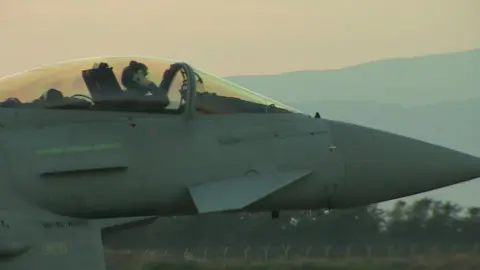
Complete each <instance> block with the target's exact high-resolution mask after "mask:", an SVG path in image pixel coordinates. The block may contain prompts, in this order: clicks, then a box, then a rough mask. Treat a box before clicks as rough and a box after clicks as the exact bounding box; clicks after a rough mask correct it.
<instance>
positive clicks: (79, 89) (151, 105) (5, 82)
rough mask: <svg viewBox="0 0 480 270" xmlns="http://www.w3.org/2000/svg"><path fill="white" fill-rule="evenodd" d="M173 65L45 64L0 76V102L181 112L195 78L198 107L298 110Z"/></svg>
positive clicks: (104, 60)
mask: <svg viewBox="0 0 480 270" xmlns="http://www.w3.org/2000/svg"><path fill="white" fill-rule="evenodd" d="M176 65H177V64H176V63H175V62H174V61H171V60H166V59H159V58H147V57H100V58H88V59H79V60H74V61H69V62H63V63H59V64H55V65H50V66H43V67H40V68H36V69H33V70H30V71H27V72H24V73H20V74H15V75H11V76H8V77H4V78H1V79H0V100H2V101H3V102H2V103H1V107H4V108H43V109H83V110H114V111H115V110H116V111H132V112H133V111H135V112H137V111H143V112H158V113H181V112H182V111H184V109H185V107H188V102H190V99H188V98H186V96H187V93H186V91H187V90H188V85H189V84H190V85H191V84H195V88H196V91H195V93H192V94H193V95H194V96H195V98H192V99H191V102H194V105H192V108H194V109H196V111H197V112H202V113H213V114H226V113H292V112H294V113H296V112H298V111H296V110H295V109H293V108H290V107H288V106H286V105H284V104H281V103H280V102H277V101H274V100H271V99H269V98H267V97H263V96H261V95H259V94H256V93H254V92H252V91H250V90H248V89H245V88H243V87H241V86H239V85H236V84H234V83H231V82H229V81H226V80H224V79H222V78H220V77H217V76H214V75H211V74H209V73H207V72H204V71H202V70H199V69H191V71H193V73H194V76H193V77H189V76H187V73H188V72H187V70H186V69H185V68H177V69H175V68H174V67H178V66H176ZM187 66H188V65H187ZM180 67H181V65H180ZM188 67H189V66H188ZM189 80H190V81H189Z"/></svg>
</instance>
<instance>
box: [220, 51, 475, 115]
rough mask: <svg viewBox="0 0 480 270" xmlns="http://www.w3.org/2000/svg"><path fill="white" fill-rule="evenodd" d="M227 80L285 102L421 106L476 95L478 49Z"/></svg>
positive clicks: (237, 77)
mask: <svg viewBox="0 0 480 270" xmlns="http://www.w3.org/2000/svg"><path fill="white" fill-rule="evenodd" d="M227 79H228V80H231V81H233V82H235V83H238V84H240V85H243V86H245V87H247V88H250V89H252V90H253V91H256V92H259V93H261V94H264V95H266V96H271V97H273V98H275V99H278V100H282V101H286V102H298V101H303V100H314V101H331V100H340V101H347V100H355V101H359V100H362V101H375V102H386V103H398V104H402V105H406V106H410V105H425V104H431V103H436V102H442V101H449V100H464V99H468V98H472V97H480V49H475V50H471V51H464V52H457V53H449V54H440V55H429V56H421V57H414V58H404V59H389V60H380V61H375V62H370V63H366V64H361V65H357V66H352V67H347V68H343V69H338V70H304V71H295V72H289V73H283V74H278V75H259V76H231V77H227Z"/></svg>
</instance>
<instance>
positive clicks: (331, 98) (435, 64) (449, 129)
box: [227, 49, 480, 206]
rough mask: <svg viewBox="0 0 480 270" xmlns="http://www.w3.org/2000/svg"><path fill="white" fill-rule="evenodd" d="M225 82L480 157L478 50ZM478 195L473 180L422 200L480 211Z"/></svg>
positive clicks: (478, 186)
mask: <svg viewBox="0 0 480 270" xmlns="http://www.w3.org/2000/svg"><path fill="white" fill-rule="evenodd" d="M227 79H229V80H231V81H234V82H236V83H239V84H241V85H243V86H245V87H247V88H250V89H252V90H254V91H256V92H259V93H261V94H263V95H266V96H270V97H272V98H274V99H277V100H280V101H284V102H285V103H287V104H288V105H291V106H293V107H295V108H298V109H300V110H302V111H304V112H308V113H314V112H316V111H318V112H319V113H320V114H321V115H322V117H325V118H330V119H337V120H343V121H348V122H353V123H356V124H361V125H366V126H370V127H374V128H378V129H382V130H386V131H390V132H394V133H397V134H401V135H406V136H410V137H414V138H417V139H420V140H424V141H427V142H431V143H436V144H440V145H443V146H446V147H449V148H453V149H456V150H460V151H464V152H466V153H470V154H473V155H477V156H480V49H478V50H472V51H466V52H459V53H452V54H446V55H432V56H424V57H416V58H409V59H393V60H383V61H376V62H372V63H367V64H362V65H358V66H353V67H349V68H345V69H339V70H327V71H318V70H317V71H297V72H290V73H285V74H279V75H267V76H235V77H229V78H227ZM317 89H318V90H317ZM320 89H323V90H320ZM452 89H453V90H452ZM319 91H322V92H321V93H320V92H319ZM478 190H480V180H478V179H477V180H475V181H471V182H469V183H465V184H460V185H457V186H454V187H450V188H446V189H442V190H439V191H434V192H431V193H428V194H422V195H420V197H423V196H433V197H435V198H438V199H442V200H444V199H445V200H453V201H458V202H459V203H462V204H465V205H472V206H478V205H480V198H479V197H478V195H476V194H478ZM417 198H418V197H417ZM412 199H413V198H412Z"/></svg>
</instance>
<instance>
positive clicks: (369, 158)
mask: <svg viewBox="0 0 480 270" xmlns="http://www.w3.org/2000/svg"><path fill="white" fill-rule="evenodd" d="M327 122H328V124H329V126H330V128H331V132H332V137H333V141H334V144H335V146H336V147H337V149H339V150H340V152H341V154H342V157H343V159H344V161H345V167H346V168H345V170H346V179H345V189H344V191H343V192H345V193H344V194H343V196H344V197H343V198H338V199H340V200H347V199H348V198H349V199H350V202H351V203H352V202H353V201H355V202H354V203H355V204H357V203H358V204H362V203H375V202H380V201H385V200H390V199H396V198H400V197H404V196H409V195H412V194H416V193H420V192H424V191H428V190H432V189H437V188H441V187H445V186H448V185H453V184H456V183H460V182H464V181H468V180H471V179H474V178H477V177H480V159H479V158H477V157H474V156H471V155H467V154H464V153H461V152H458V151H454V150H451V149H448V148H445V147H441V146H438V145H433V144H430V143H426V142H422V141H419V140H415V139H411V138H408V137H404V136H399V135H395V134H392V133H388V132H384V131H379V130H376V129H372V128H367V127H362V126H358V125H353V124H349V123H344V122H338V121H331V120H328V121H327ZM347 194H348V195H347ZM340 197H342V196H340ZM339 203H340V202H339Z"/></svg>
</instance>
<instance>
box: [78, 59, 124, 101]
mask: <svg viewBox="0 0 480 270" xmlns="http://www.w3.org/2000/svg"><path fill="white" fill-rule="evenodd" d="M82 77H83V80H84V81H85V85H86V86H87V88H88V91H89V92H90V95H92V99H93V101H94V102H97V101H107V100H112V99H115V98H117V99H118V98H120V97H122V96H123V95H124V94H125V92H124V91H123V89H122V87H121V86H120V84H119V83H118V81H117V78H116V77H115V74H114V73H113V68H112V67H110V66H108V64H107V63H99V64H95V65H94V66H93V67H92V68H91V69H87V70H83V71H82Z"/></svg>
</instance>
